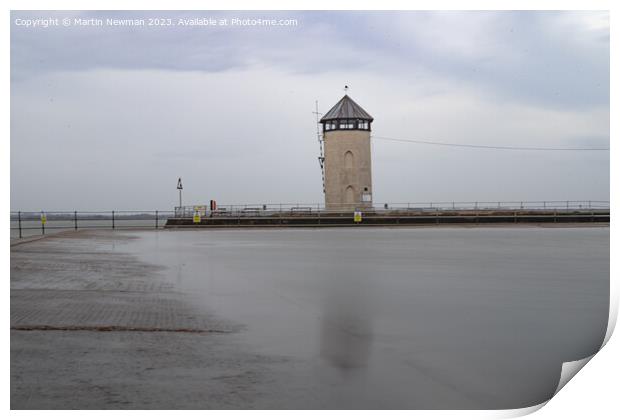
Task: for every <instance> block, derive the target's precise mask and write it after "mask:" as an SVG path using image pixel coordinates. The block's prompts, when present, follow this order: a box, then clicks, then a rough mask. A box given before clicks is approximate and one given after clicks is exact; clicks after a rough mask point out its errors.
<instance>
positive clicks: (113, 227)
mask: <svg viewBox="0 0 620 420" xmlns="http://www.w3.org/2000/svg"><path fill="white" fill-rule="evenodd" d="M115 228H116V226H114V210H112V230H114V229H115Z"/></svg>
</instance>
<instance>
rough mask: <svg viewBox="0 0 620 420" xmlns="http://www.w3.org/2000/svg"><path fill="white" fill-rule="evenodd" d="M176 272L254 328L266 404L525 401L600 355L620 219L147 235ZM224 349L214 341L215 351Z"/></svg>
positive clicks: (208, 305) (150, 246) (221, 312)
mask: <svg viewBox="0 0 620 420" xmlns="http://www.w3.org/2000/svg"><path fill="white" fill-rule="evenodd" d="M132 235H138V237H139V238H138V240H136V241H131V242H129V243H128V244H127V245H123V246H121V247H120V250H122V251H127V252H130V253H133V254H135V255H137V256H138V257H139V258H140V259H142V260H145V261H148V262H152V263H155V264H160V265H163V266H165V267H166V268H165V270H164V275H165V276H166V277H167V278H168V280H170V281H172V282H174V283H175V284H176V287H177V289H178V290H180V291H182V292H185V293H187V294H188V296H190V297H191V299H192V300H193V301H195V302H196V303H197V304H199V305H201V306H202V307H203V308H204V309H205V310H207V311H210V312H213V313H215V314H216V315H217V316H219V317H221V318H223V319H226V320H228V321H230V322H231V323H235V324H238V325H241V329H240V331H239V332H237V333H234V334H227V335H224V336H222V340H229V341H230V345H231V346H237V347H243V348H245V349H247V350H248V351H249V352H250V353H252V354H256V355H265V356H270V357H271V358H272V360H273V358H277V360H281V362H280V363H276V364H270V365H268V366H260V361H255V362H254V365H252V366H249V367H248V369H254V370H259V371H261V372H263V373H264V375H265V376H266V377H267V378H269V380H266V381H262V382H260V383H257V384H256V385H255V386H256V387H257V388H258V392H257V395H259V397H257V398H258V401H255V402H253V405H254V406H258V407H265V408H427V409H434V408H446V409H447V408H478V409H480V408H483V409H484V408H519V407H524V406H530V405H534V404H538V403H540V402H542V401H544V400H546V399H548V398H549V397H551V396H552V395H553V392H554V390H555V388H556V386H557V383H558V380H559V377H560V371H561V367H562V363H563V362H565V361H570V360H576V359H580V358H583V357H586V356H589V355H591V354H592V353H593V352H595V351H596V350H598V348H599V347H600V344H601V342H602V339H603V337H604V335H605V330H606V326H607V317H608V307H609V228H608V227H594V228H587V227H577V228H556V227H554V228H539V227H519V228H503V227H491V228H461V227H456V228H452V227H448V228H414V229H407V228H405V229H383V228H376V229H375V228H371V229H315V230H312V229H307V230H305V229H303V230H302V229H289V230H218V231H214V230H191V231H174V230H170V231H151V232H149V231H145V232H139V233H135V232H132ZM205 351H208V348H205Z"/></svg>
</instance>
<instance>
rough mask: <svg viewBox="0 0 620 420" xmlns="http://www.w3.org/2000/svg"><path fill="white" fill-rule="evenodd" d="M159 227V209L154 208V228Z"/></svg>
mask: <svg viewBox="0 0 620 420" xmlns="http://www.w3.org/2000/svg"><path fill="white" fill-rule="evenodd" d="M158 228H159V211H158V210H155V229H156V230H157V229H158Z"/></svg>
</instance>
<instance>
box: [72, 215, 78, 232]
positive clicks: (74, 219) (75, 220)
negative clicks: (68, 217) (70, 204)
mask: <svg viewBox="0 0 620 420" xmlns="http://www.w3.org/2000/svg"><path fill="white" fill-rule="evenodd" d="M73 227H74V229H75V230H77V229H78V225H77V210H75V211H74V212H73Z"/></svg>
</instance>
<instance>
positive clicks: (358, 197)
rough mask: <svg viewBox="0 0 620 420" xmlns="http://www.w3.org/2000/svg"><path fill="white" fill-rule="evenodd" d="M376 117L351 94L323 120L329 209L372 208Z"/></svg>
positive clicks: (326, 202) (326, 197) (326, 193)
mask: <svg viewBox="0 0 620 420" xmlns="http://www.w3.org/2000/svg"><path fill="white" fill-rule="evenodd" d="M372 121H373V118H372V117H371V116H370V114H368V113H367V112H366V111H364V109H362V107H361V106H359V105H358V104H357V103H355V101H353V99H351V98H350V97H349V96H348V95H344V97H343V98H342V99H341V100H340V101H338V103H337V104H336V105H334V106H333V108H332V109H330V110H329V111H328V112H327V113H326V114H325V115H324V116H323V118H321V124H322V125H323V141H324V145H325V162H324V165H325V207H327V209H328V210H343V211H352V210H355V209H357V208H367V207H371V206H372V176H371V168H370V166H371V165H370V125H371V123H372Z"/></svg>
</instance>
